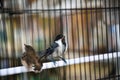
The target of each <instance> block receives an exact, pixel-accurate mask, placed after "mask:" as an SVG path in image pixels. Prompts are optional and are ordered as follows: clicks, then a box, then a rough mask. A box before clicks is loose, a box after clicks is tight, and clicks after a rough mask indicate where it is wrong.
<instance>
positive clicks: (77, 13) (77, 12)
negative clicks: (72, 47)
mask: <svg viewBox="0 0 120 80" xmlns="http://www.w3.org/2000/svg"><path fill="white" fill-rule="evenodd" d="M77 3H78V2H77V1H76V4H77ZM79 4H80V3H79ZM80 5H81V4H80ZM77 6H78V5H76V7H77ZM79 11H81V10H79V9H77V8H76V15H77V16H76V19H77V22H76V24H77V35H78V36H77V37H78V54H79V56H78V57H80V56H81V55H80V54H81V53H80V33H79V27H80V26H79V25H78V24H79V23H78V20H79V19H78V17H79V16H78V15H79V14H80V15H81V14H82V13H79ZM81 12H82V11H81ZM80 17H81V16H80ZM79 61H80V60H79ZM79 69H80V80H82V70H81V64H79Z"/></svg>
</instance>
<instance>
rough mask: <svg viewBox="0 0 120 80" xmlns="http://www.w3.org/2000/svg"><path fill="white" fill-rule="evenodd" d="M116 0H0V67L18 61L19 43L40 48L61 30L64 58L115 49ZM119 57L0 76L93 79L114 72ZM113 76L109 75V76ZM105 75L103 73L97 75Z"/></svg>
mask: <svg viewBox="0 0 120 80" xmlns="http://www.w3.org/2000/svg"><path fill="white" fill-rule="evenodd" d="M119 6H120V4H119V0H0V69H4V68H10V67H17V66H21V62H20V57H21V55H22V53H23V51H24V44H29V45H32V46H33V47H34V48H35V50H36V52H39V51H40V50H44V49H46V48H47V47H49V45H50V44H51V43H52V42H53V40H54V38H55V36H56V35H57V34H59V33H63V34H64V35H65V36H66V41H67V44H68V50H67V52H66V53H65V58H66V59H72V58H80V57H84V56H90V55H96V54H98V55H99V54H104V53H109V52H118V51H119V50H120V43H119V42H120V36H119V34H120V33H119V25H120V24H119V23H120V20H119V19H120V18H119V14H120V13H119ZM118 61H119V58H117V59H115V58H113V59H110V60H109V59H108V60H104V59H103V60H102V61H94V62H88V63H83V64H74V65H70V66H65V67H60V68H53V69H49V70H43V71H42V72H41V73H39V74H35V73H32V72H28V73H21V74H15V75H10V76H0V80H7V79H9V80H96V79H101V78H105V77H109V78H110V76H111V75H112V76H116V75H119V72H120V71H119V64H118V63H119V62H118ZM112 79H113V80H114V79H117V80H119V78H117V77H113V78H111V80H112ZM103 80H105V79H103Z"/></svg>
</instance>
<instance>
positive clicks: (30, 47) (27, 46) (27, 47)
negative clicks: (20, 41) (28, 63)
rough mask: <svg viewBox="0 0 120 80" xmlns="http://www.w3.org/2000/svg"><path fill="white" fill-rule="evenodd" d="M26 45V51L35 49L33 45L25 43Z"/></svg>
mask: <svg viewBox="0 0 120 80" xmlns="http://www.w3.org/2000/svg"><path fill="white" fill-rule="evenodd" d="M24 46H25V51H34V49H33V47H32V46H30V45H26V44H24Z"/></svg>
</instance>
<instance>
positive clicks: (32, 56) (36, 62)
mask: <svg viewBox="0 0 120 80" xmlns="http://www.w3.org/2000/svg"><path fill="white" fill-rule="evenodd" d="M24 46H25V52H24V53H23V54H22V56H21V63H22V65H23V66H25V67H27V69H28V70H31V69H32V68H33V67H34V71H35V72H37V71H41V68H42V66H43V65H42V62H41V61H40V59H39V56H38V55H37V53H36V52H35V50H34V48H33V47H32V46H30V45H26V44H24Z"/></svg>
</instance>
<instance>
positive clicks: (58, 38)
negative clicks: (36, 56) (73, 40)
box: [54, 34, 65, 41]
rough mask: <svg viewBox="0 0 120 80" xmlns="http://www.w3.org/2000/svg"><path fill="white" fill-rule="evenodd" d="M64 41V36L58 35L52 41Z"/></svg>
mask: <svg viewBox="0 0 120 80" xmlns="http://www.w3.org/2000/svg"><path fill="white" fill-rule="evenodd" d="M60 39H61V40H64V39H65V36H64V35H63V34H59V35H57V36H56V37H55V40H54V41H58V40H60Z"/></svg>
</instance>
